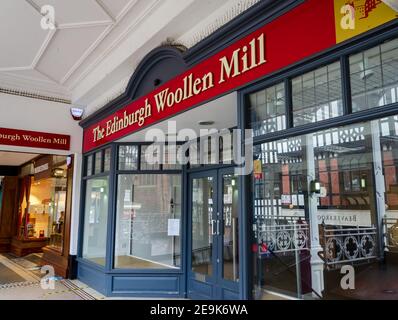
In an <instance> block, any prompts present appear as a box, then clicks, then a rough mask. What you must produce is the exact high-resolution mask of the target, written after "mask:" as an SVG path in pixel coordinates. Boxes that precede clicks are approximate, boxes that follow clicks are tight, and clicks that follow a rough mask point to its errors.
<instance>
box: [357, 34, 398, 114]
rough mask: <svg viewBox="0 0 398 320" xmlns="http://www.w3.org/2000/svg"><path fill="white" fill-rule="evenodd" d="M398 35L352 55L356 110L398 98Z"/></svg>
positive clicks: (394, 100) (378, 105)
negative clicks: (397, 37) (396, 37)
mask: <svg viewBox="0 0 398 320" xmlns="http://www.w3.org/2000/svg"><path fill="white" fill-rule="evenodd" d="M397 56H398V39H395V40H392V41H389V42H386V43H384V44H382V45H381V46H377V47H374V48H372V49H369V50H366V51H364V52H361V53H358V54H355V55H352V56H350V73H351V74H350V77H351V94H352V110H353V112H356V111H361V110H366V109H370V108H374V107H380V106H384V105H387V104H391V103H396V102H397V101H398V91H397V90H398V60H397V58H396V57H397Z"/></svg>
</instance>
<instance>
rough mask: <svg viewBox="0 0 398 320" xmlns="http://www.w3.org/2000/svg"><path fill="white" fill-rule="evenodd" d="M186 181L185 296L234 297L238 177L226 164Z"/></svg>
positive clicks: (237, 269)
mask: <svg viewBox="0 0 398 320" xmlns="http://www.w3.org/2000/svg"><path fill="white" fill-rule="evenodd" d="M188 181H189V210H188V216H189V219H188V223H189V228H188V235H189V241H188V297H190V298H193V299H238V298H239V246H238V243H239V228H238V226H239V209H238V177H237V176H236V175H235V174H234V170H233V168H226V169H218V170H209V171H205V172H200V173H192V174H190V175H189V180H188Z"/></svg>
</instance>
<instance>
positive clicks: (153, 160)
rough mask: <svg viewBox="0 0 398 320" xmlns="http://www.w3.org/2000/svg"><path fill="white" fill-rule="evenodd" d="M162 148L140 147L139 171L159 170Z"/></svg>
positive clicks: (156, 146) (155, 146)
mask: <svg viewBox="0 0 398 320" xmlns="http://www.w3.org/2000/svg"><path fill="white" fill-rule="evenodd" d="M161 150H162V146H159V145H149V146H141V163H140V165H141V170H159V169H160V162H161V161H162V158H161V156H162V154H161Z"/></svg>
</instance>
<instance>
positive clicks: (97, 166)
mask: <svg viewBox="0 0 398 320" xmlns="http://www.w3.org/2000/svg"><path fill="white" fill-rule="evenodd" d="M101 166H102V151H98V152H97V153H96V154H95V162H94V174H98V173H101V172H102V167H101Z"/></svg>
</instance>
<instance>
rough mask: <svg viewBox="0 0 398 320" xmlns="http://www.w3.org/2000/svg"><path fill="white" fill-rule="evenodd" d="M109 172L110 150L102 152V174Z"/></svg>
mask: <svg viewBox="0 0 398 320" xmlns="http://www.w3.org/2000/svg"><path fill="white" fill-rule="evenodd" d="M110 170H111V148H108V149H105V151H104V172H107V171H110Z"/></svg>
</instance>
